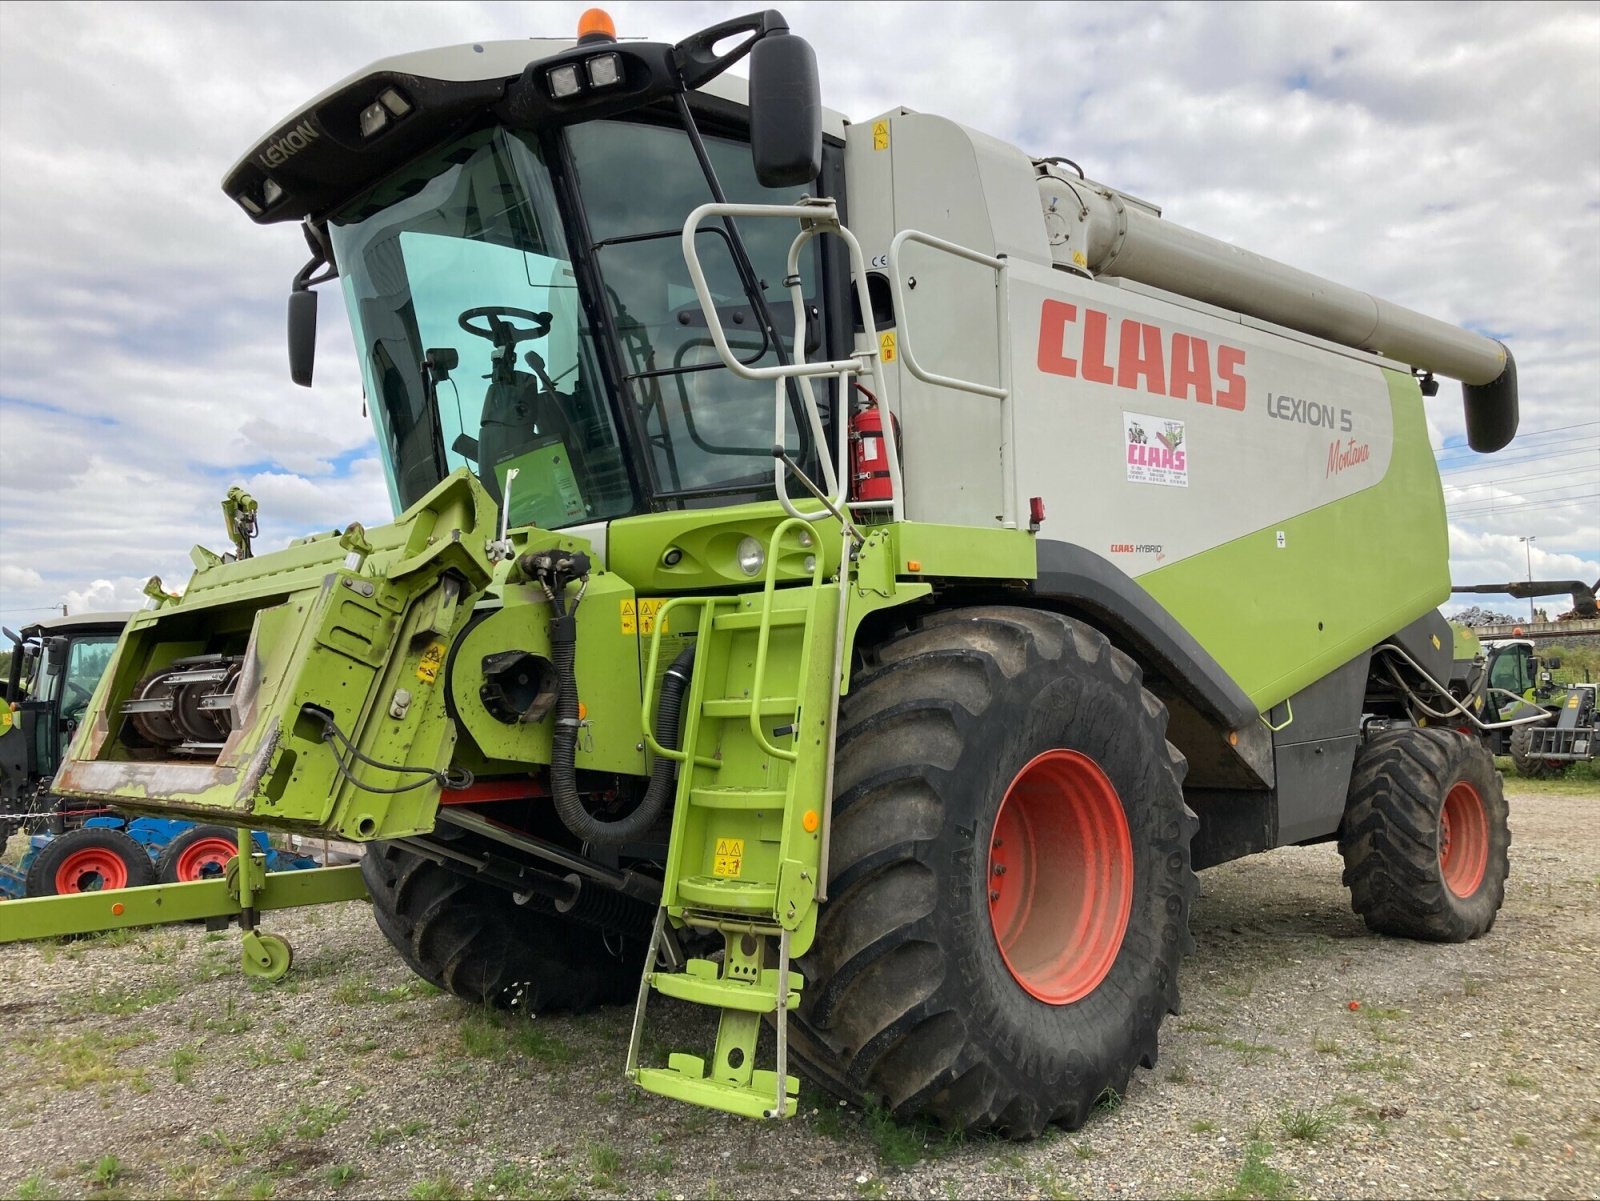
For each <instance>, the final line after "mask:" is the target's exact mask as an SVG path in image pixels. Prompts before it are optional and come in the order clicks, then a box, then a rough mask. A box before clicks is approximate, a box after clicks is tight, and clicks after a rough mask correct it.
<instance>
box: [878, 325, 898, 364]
mask: <svg viewBox="0 0 1600 1201" xmlns="http://www.w3.org/2000/svg"><path fill="white" fill-rule="evenodd" d="M878 357H879V358H880V359H882V360H883V361H884V362H885V363H892V362H894V333H893V332H892V331H891V332H888V333H882V334H879V335H878Z"/></svg>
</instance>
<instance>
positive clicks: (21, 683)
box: [0, 613, 130, 848]
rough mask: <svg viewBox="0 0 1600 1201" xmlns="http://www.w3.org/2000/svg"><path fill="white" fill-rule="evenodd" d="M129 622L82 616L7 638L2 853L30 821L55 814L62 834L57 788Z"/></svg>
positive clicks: (116, 616)
mask: <svg viewBox="0 0 1600 1201" xmlns="http://www.w3.org/2000/svg"><path fill="white" fill-rule="evenodd" d="M129 616H130V615H129V614H126V613H82V614H78V615H76V616H73V617H53V618H50V619H49V620H46V621H36V622H33V623H32V624H30V625H26V626H23V627H22V631H21V632H20V633H14V632H12V631H11V630H9V629H8V630H6V631H5V636H6V638H7V639H8V640H9V641H10V643H11V672H10V676H9V678H8V679H7V681H6V702H5V710H6V711H5V712H4V713H0V848H3V847H4V845H5V841H6V839H7V838H8V837H9V836H10V835H11V834H13V833H15V832H16V831H17V830H18V829H19V828H20V827H21V826H22V824H23V823H24V822H25V821H26V820H27V818H28V817H37V816H42V815H44V814H47V813H51V812H54V814H55V815H54V816H53V817H52V818H51V819H50V820H51V822H52V824H53V826H54V828H55V832H56V833H60V830H61V822H62V816H61V812H60V809H61V806H60V805H58V804H57V803H56V802H55V800H54V799H53V798H52V797H51V795H50V781H51V779H52V777H54V775H55V772H56V768H57V767H58V766H59V765H60V763H61V755H62V752H63V751H64V750H65V749H66V746H67V744H68V743H69V742H71V740H72V735H73V734H74V733H76V732H77V729H78V726H79V724H80V723H81V722H82V720H83V714H84V711H85V710H86V709H87V708H88V705H89V700H90V698H91V697H93V696H94V690H95V686H96V685H97V684H99V683H100V677H101V675H102V674H103V673H104V672H105V668H106V664H107V663H109V662H110V661H111V654H112V652H113V651H114V650H115V649H116V646H117V639H118V638H119V637H121V635H122V630H123V627H124V626H126V625H127V624H128V617H129ZM64 803H65V804H68V805H70V804H71V803H70V802H64Z"/></svg>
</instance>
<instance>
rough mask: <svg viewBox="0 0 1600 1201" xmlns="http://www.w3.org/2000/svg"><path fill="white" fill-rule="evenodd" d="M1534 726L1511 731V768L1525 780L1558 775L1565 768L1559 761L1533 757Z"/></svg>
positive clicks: (1520, 727) (1519, 727)
mask: <svg viewBox="0 0 1600 1201" xmlns="http://www.w3.org/2000/svg"><path fill="white" fill-rule="evenodd" d="M1536 728H1537V727H1535V726H1531V725H1528V726H1517V727H1515V728H1514V729H1513V730H1512V731H1511V746H1510V751H1511V766H1512V767H1513V768H1515V769H1516V772H1517V775H1519V776H1521V777H1523V778H1524V779H1527V780H1538V779H1542V778H1543V777H1545V776H1554V775H1559V774H1560V773H1561V772H1562V771H1563V770H1565V768H1566V766H1567V765H1566V764H1565V763H1563V762H1562V761H1561V760H1559V759H1556V760H1551V759H1540V758H1537V757H1535V756H1534V754H1533V753H1532V751H1533V732H1534V730H1535V729H1536Z"/></svg>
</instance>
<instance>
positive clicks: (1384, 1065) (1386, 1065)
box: [1345, 1055, 1411, 1082]
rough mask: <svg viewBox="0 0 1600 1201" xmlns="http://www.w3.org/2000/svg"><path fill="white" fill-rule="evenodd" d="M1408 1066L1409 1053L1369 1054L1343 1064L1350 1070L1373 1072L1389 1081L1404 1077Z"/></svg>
mask: <svg viewBox="0 0 1600 1201" xmlns="http://www.w3.org/2000/svg"><path fill="white" fill-rule="evenodd" d="M1410 1066H1411V1056H1409V1055H1369V1056H1368V1057H1367V1058H1365V1059H1353V1060H1351V1061H1350V1062H1349V1063H1347V1064H1345V1067H1347V1068H1349V1069H1350V1071H1352V1072H1375V1073H1377V1074H1378V1075H1380V1076H1382V1077H1383V1078H1384V1079H1385V1080H1388V1081H1391V1082H1392V1081H1397V1080H1402V1079H1404V1078H1405V1074H1406V1070H1407V1069H1408V1068H1409V1067H1410Z"/></svg>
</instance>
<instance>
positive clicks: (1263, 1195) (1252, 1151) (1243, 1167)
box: [1217, 1139, 1300, 1201]
mask: <svg viewBox="0 0 1600 1201" xmlns="http://www.w3.org/2000/svg"><path fill="white" fill-rule="evenodd" d="M1271 1154H1272V1144H1271V1143H1268V1142H1263V1141H1261V1140H1260V1139H1256V1140H1253V1141H1251V1142H1250V1143H1249V1145H1247V1146H1246V1147H1245V1149H1244V1162H1243V1163H1242V1164H1240V1165H1239V1170H1238V1172H1237V1173H1236V1174H1235V1175H1234V1178H1233V1182H1232V1183H1231V1184H1230V1185H1229V1186H1228V1187H1227V1188H1226V1189H1224V1190H1223V1191H1222V1192H1220V1193H1218V1194H1217V1197H1218V1201H1290V1199H1291V1198H1293V1197H1294V1195H1295V1193H1296V1190H1298V1188H1299V1187H1300V1186H1299V1184H1298V1183H1297V1182H1296V1181H1295V1178H1294V1177H1293V1176H1291V1175H1289V1173H1287V1172H1285V1171H1282V1170H1281V1169H1279V1168H1275V1167H1273V1166H1272V1165H1271V1164H1270V1163H1268V1162H1267V1157H1268V1156H1270V1155H1271Z"/></svg>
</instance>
